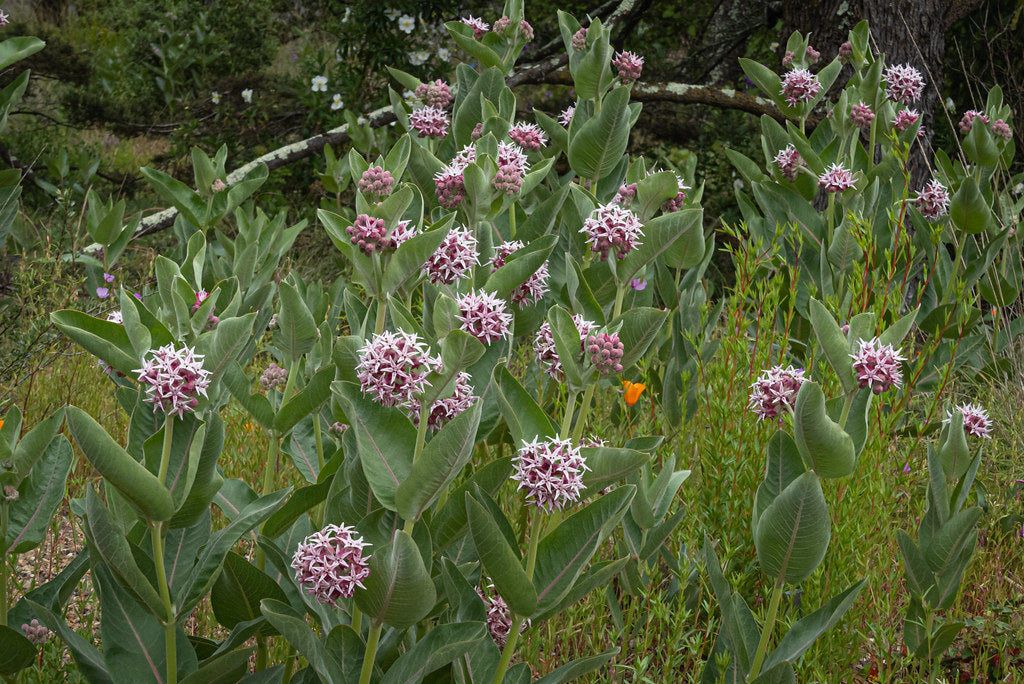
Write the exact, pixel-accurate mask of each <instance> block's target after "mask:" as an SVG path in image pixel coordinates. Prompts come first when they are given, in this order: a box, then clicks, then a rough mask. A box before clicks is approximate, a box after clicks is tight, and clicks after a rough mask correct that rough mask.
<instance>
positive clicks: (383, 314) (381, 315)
mask: <svg viewBox="0 0 1024 684" xmlns="http://www.w3.org/2000/svg"><path fill="white" fill-rule="evenodd" d="M387 313H388V303H387V300H385V299H378V300H377V322H376V323H375V324H374V326H373V334H374V335H380V334H381V333H382V332H384V323H385V322H386V321H387Z"/></svg>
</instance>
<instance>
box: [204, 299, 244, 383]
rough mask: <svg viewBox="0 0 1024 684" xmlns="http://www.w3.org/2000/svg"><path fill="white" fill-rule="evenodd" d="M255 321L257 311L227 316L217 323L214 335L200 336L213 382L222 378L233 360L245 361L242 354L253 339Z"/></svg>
mask: <svg viewBox="0 0 1024 684" xmlns="http://www.w3.org/2000/svg"><path fill="white" fill-rule="evenodd" d="M255 321H256V314H255V313H248V314H245V315H244V316H237V317H233V318H226V319H224V320H222V321H221V322H220V323H218V324H217V327H216V328H215V329H214V331H213V335H212V336H206V337H204V338H200V340H201V343H200V344H199V345H198V346H199V351H200V352H202V353H203V355H204V357H203V368H204V369H206V370H208V371H210V382H211V383H215V382H217V381H218V380H220V378H221V377H222V376H223V375H224V372H225V371H226V369H227V367H228V365H229V364H230V363H231V362H233V361H239V362H243V359H242V356H243V353H244V350H245V349H246V347H247V346H248V345H249V344H250V342H251V340H252V334H253V333H252V327H253V323H255ZM205 340H210V342H209V343H207V342H205Z"/></svg>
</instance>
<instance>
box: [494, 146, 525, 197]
mask: <svg viewBox="0 0 1024 684" xmlns="http://www.w3.org/2000/svg"><path fill="white" fill-rule="evenodd" d="M497 161H498V171H497V172H496V173H495V174H494V180H493V181H492V184H493V185H494V189H495V190H498V191H501V192H504V193H506V194H509V195H513V194H515V193H517V192H519V189H520V188H522V187H523V178H524V177H525V176H526V170H527V168H528V167H529V164H528V163H527V161H526V153H525V152H523V150H522V148H520V147H519V145H516V144H515V143H506V142H501V143H498V160H497Z"/></svg>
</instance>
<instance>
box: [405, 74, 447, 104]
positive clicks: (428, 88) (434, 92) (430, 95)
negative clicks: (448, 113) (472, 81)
mask: <svg viewBox="0 0 1024 684" xmlns="http://www.w3.org/2000/svg"><path fill="white" fill-rule="evenodd" d="M413 94H414V95H416V97H418V98H420V99H421V100H423V104H425V105H429V106H431V107H437V108H439V109H448V105H450V104H451V103H452V99H453V98H452V89H451V88H450V87H448V84H447V83H445V82H444V81H442V80H441V79H439V78H438V79H435V80H434V82H433V83H421V84H419V85H418V86H416V90H414V91H413Z"/></svg>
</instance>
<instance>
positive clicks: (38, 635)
mask: <svg viewBox="0 0 1024 684" xmlns="http://www.w3.org/2000/svg"><path fill="white" fill-rule="evenodd" d="M21 633H22V634H24V635H25V638H26V639H28V640H29V641H31V642H32V643H33V644H34V645H36V646H42V645H43V644H45V643H46V642H47V641H49V640H50V635H51V634H52V632H51V631H50V630H48V629H47V628H46V627H45V626H44V625H41V624H39V620H36V619H33V620H32V622H28V623H25V624H23V625H22V626H21Z"/></svg>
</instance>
